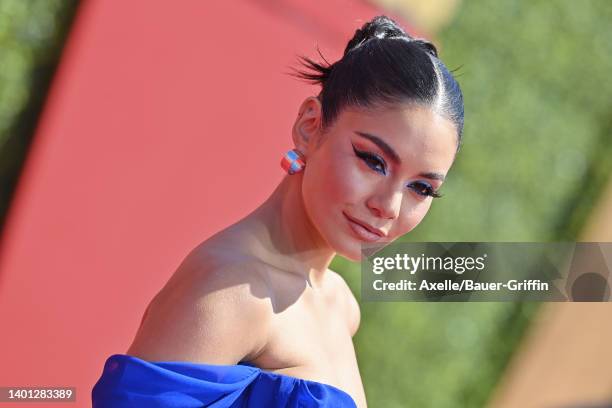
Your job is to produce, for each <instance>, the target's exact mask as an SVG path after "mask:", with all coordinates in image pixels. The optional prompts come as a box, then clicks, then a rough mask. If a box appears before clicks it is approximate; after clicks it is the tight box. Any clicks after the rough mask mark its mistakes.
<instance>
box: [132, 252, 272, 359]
mask: <svg viewBox="0 0 612 408" xmlns="http://www.w3.org/2000/svg"><path fill="white" fill-rule="evenodd" d="M260 269H261V266H260V265H258V263H257V262H255V261H253V260H249V259H238V260H233V261H228V260H222V261H219V260H216V259H213V257H210V256H209V255H207V254H204V253H201V252H200V251H192V252H191V253H190V254H189V255H187V257H186V258H185V259H184V260H183V262H182V263H181V265H180V266H179V267H178V269H177V271H176V272H175V273H174V275H173V276H172V278H171V279H170V281H169V282H168V284H167V285H166V286H164V288H163V289H162V290H161V291H160V293H158V295H157V296H156V297H155V298H154V299H153V301H151V303H150V304H149V307H148V308H147V311H146V313H145V316H144V317H143V319H142V322H141V325H140V328H139V329H138V332H137V334H136V337H135V339H134V341H133V342H132V345H131V346H130V348H129V350H128V351H127V354H130V355H134V356H136V357H139V358H142V359H144V360H149V361H192V362H200V363H208V364H236V363H237V362H239V361H242V360H251V359H253V358H254V357H255V356H256V355H258V354H259V353H260V352H261V350H263V348H264V346H265V344H266V343H267V339H268V328H269V322H270V319H271V316H272V307H271V300H270V294H269V288H268V285H267V283H266V281H265V279H264V277H263V275H262V274H261V273H260Z"/></svg>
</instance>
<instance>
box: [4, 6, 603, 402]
mask: <svg viewBox="0 0 612 408" xmlns="http://www.w3.org/2000/svg"><path fill="white" fill-rule="evenodd" d="M378 14H387V15H389V16H390V17H392V18H394V19H396V20H397V21H398V22H399V23H400V24H401V25H403V26H404V27H405V28H406V30H407V31H409V32H411V33H412V34H414V35H416V36H422V37H427V38H428V39H430V40H432V41H433V42H434V43H435V44H436V45H437V47H438V49H439V54H440V56H441V59H442V60H443V61H444V62H445V63H446V65H447V66H448V67H449V69H451V70H453V69H457V71H455V74H456V75H457V79H458V81H459V82H460V84H461V87H462V89H463V93H464V99H465V111H466V115H465V118H466V122H465V123H466V125H465V130H464V135H465V136H464V144H463V147H462V150H461V151H460V154H459V156H458V159H457V161H456V163H455V165H454V167H453V169H452V171H451V173H450V174H449V178H448V181H447V182H446V183H445V186H444V188H443V193H444V194H445V197H444V198H442V199H440V200H437V201H436V203H435V204H434V205H433V206H432V209H431V211H430V213H429V215H428V216H427V217H426V218H425V220H424V221H423V222H422V223H421V225H420V226H419V227H417V228H416V229H415V230H414V231H413V232H411V233H410V234H409V235H407V236H405V237H404V240H406V241H445V242H449V241H511V242H529V241H544V242H545V241H612V186H611V185H610V182H611V179H610V177H609V176H610V174H611V171H612V160H611V159H610V157H612V97H611V95H612V81H610V79H609V76H610V72H612V24H610V21H612V2H609V1H597V0H590V1H583V2H575V1H571V0H557V1H554V2H539V1H536V2H528V1H510V0H503V1H502V0H500V1H496V2H490V1H485V0H471V1H459V0H435V1H433V0H430V1H425V0H422V1H417V0H412V1H408V0H404V1H400V0H397V1H394V0H384V1H383V0H379V1H374V0H372V1H360V0H329V1H325V2H307V1H302V0H286V1H281V0H241V1H237V2H231V3H230V2H198V1H195V0H190V1H184V2H180V3H173V4H172V5H170V4H169V3H167V2H159V1H153V2H149V1H144V0H135V1H132V2H119V1H101V0H90V1H86V2H82V3H78V2H76V1H73V0H29V1H23V0H0V186H1V188H0V209H1V213H0V216H1V217H2V218H1V219H2V235H1V242H0V321H2V322H4V327H3V328H2V330H1V331H0V333H1V335H0V367H1V369H0V384H2V385H3V386H9V385H21V386H26V385H30V386H33V385H57V386H76V387H77V405H78V406H89V405H90V391H91V387H92V386H93V384H94V383H95V381H97V378H98V377H99V375H100V374H101V372H102V368H103V363H104V360H105V359H106V358H107V357H108V356H109V355H110V354H113V353H124V352H125V351H126V350H127V348H128V346H129V344H130V343H131V340H132V339H133V336H134V334H135V333H136V329H137V327H138V323H139V322H140V318H141V317H142V313H143V312H144V309H145V307H146V305H147V304H148V302H149V301H150V300H151V298H152V297H153V296H154V295H155V294H156V293H157V291H158V290H159V289H160V288H161V286H163V284H164V283H165V282H166V280H167V279H168V278H169V277H170V275H171V274H172V273H173V272H174V270H175V269H176V267H177V266H178V265H179V263H180V262H181V260H182V258H183V257H184V256H185V255H186V254H187V253H188V252H189V251H190V250H191V249H192V248H193V247H195V246H196V245H197V244H199V243H200V242H201V241H202V240H204V239H206V238H207V237H208V236H210V235H212V234H213V233H214V232H216V231H218V230H220V229H222V228H223V227H225V226H227V225H229V224H230V223H232V222H234V221H236V220H237V219H238V218H239V217H242V216H244V215H246V214H247V213H248V212H250V211H251V210H252V209H253V208H254V207H255V206H257V205H258V204H259V203H261V202H262V201H263V200H264V199H265V198H266V197H267V196H268V195H269V194H270V193H271V191H272V190H273V188H274V187H275V186H276V184H277V183H278V182H279V181H280V180H281V178H282V176H283V174H282V170H281V169H280V167H279V165H278V162H279V161H280V158H281V155H282V154H283V153H284V151H285V150H287V149H289V148H290V147H291V145H290V129H291V125H292V123H293V118H294V117H295V114H296V113H297V110H298V107H299V104H300V103H301V101H302V100H303V99H304V98H306V97H307V96H309V95H314V94H316V93H318V88H315V87H312V86H309V85H306V84H304V83H300V82H298V81H296V80H295V79H293V78H291V77H290V76H289V75H287V72H289V70H290V67H297V60H296V56H297V55H307V56H310V57H311V58H315V59H318V55H317V53H316V46H319V48H320V49H321V51H322V53H323V55H324V56H325V57H326V58H327V59H328V60H329V61H335V60H337V59H338V58H339V57H340V56H341V55H342V51H343V49H344V47H345V45H346V42H347V41H348V39H350V38H351V37H352V35H353V33H354V31H355V30H356V29H357V28H359V27H360V26H361V25H362V24H363V23H364V22H365V21H368V20H369V19H371V18H372V17H373V16H375V15H378ZM234 157H240V158H241V160H240V161H239V162H234V161H233V160H232V158H234ZM253 174H257V176H256V177H253ZM332 269H335V270H337V271H338V272H340V273H341V274H342V275H343V276H344V277H345V279H346V280H347V282H348V283H349V285H350V286H351V288H352V289H353V291H354V293H355V295H356V297H357V299H360V272H359V265H358V264H353V263H350V262H348V261H346V260H343V259H342V258H339V257H338V258H336V259H335V260H334V262H333V264H332ZM361 307H362V320H361V327H360V330H359V331H358V333H357V335H356V336H355V345H356V350H357V354H358V359H359V365H360V368H361V371H362V376H363V382H364V385H365V388H366V395H367V397H368V402H369V405H370V406H371V407H482V406H491V407H551V408H554V407H559V408H561V407H586V406H591V407H594V406H598V407H604V406H608V407H609V406H612V405H611V404H612V369H611V368H610V367H608V366H611V365H610V364H609V363H610V361H612V347H611V345H612V308H610V305H608V304H578V303H572V304H552V303H551V304H540V303H399V302H396V303H383V302H378V303H362V304H361ZM59 405H61V404H54V406H59ZM70 406H75V405H74V404H70Z"/></svg>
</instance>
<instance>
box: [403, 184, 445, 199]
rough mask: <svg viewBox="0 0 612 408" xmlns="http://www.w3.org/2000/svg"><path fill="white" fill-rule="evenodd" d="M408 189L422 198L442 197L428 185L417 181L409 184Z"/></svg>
mask: <svg viewBox="0 0 612 408" xmlns="http://www.w3.org/2000/svg"><path fill="white" fill-rule="evenodd" d="M408 187H409V188H411V189H412V190H414V191H415V192H416V193H417V194H418V195H421V196H424V197H434V198H438V197H442V194H440V193H439V192H438V191H437V190H434V188H433V187H432V186H431V185H430V184H429V183H425V182H423V181H417V182H415V183H412V184H409V185H408Z"/></svg>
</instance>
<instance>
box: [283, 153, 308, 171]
mask: <svg viewBox="0 0 612 408" xmlns="http://www.w3.org/2000/svg"><path fill="white" fill-rule="evenodd" d="M280 165H281V167H282V168H283V169H285V171H286V172H287V173H289V175H292V174H295V173H299V172H300V171H302V170H304V167H305V166H306V158H305V157H304V155H303V154H302V152H300V151H299V150H297V149H291V150H289V151H288V152H287V153H285V155H284V156H283V158H282V160H281V162H280Z"/></svg>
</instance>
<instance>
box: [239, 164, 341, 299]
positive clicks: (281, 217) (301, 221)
mask: <svg viewBox="0 0 612 408" xmlns="http://www.w3.org/2000/svg"><path fill="white" fill-rule="evenodd" d="M302 177H303V176H302V173H297V174H294V175H292V176H285V177H284V178H283V180H282V181H281V183H280V184H279V185H278V186H277V187H276V189H275V190H274V192H273V193H272V194H271V195H270V197H268V199H267V200H266V201H265V202H264V203H263V204H262V205H261V206H259V207H258V208H257V209H256V210H255V211H254V212H253V213H251V214H250V215H249V216H248V217H247V218H248V219H249V221H253V222H255V224H254V225H257V232H256V234H257V235H258V236H259V237H260V238H261V240H260V242H261V244H262V249H263V252H264V254H263V258H264V260H265V261H266V262H267V263H269V264H271V265H272V266H275V267H277V268H279V269H281V270H285V271H288V272H291V273H295V274H299V275H300V276H302V277H303V278H304V279H305V280H306V281H307V282H308V283H309V284H310V286H313V287H320V286H321V283H322V281H323V278H324V276H325V273H326V271H327V270H328V267H329V264H330V263H331V261H332V259H333V258H334V256H335V255H336V252H335V251H334V250H333V249H332V248H331V247H330V246H329V245H328V244H327V242H326V241H325V240H324V239H323V237H321V235H320V234H319V232H318V230H317V229H316V227H315V226H314V225H313V224H312V222H311V221H310V218H309V217H308V215H307V213H306V209H305V208H304V202H303V200H302V188H301V186H302Z"/></svg>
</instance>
